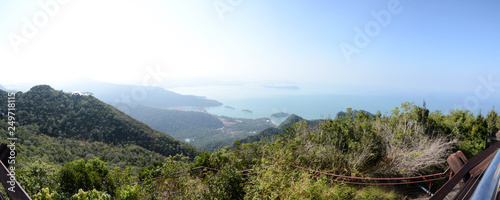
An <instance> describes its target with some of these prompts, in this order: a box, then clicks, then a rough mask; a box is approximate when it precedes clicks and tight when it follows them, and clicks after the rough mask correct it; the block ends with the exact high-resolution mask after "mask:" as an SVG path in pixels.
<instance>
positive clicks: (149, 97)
mask: <svg viewBox="0 0 500 200" xmlns="http://www.w3.org/2000/svg"><path fill="white" fill-rule="evenodd" d="M61 88H62V89H63V90H65V91H68V92H73V91H81V92H90V93H92V94H93V96H95V97H97V98H98V99H100V100H101V101H104V102H106V103H109V104H111V105H113V106H115V107H119V106H125V105H128V104H138V105H142V106H148V107H155V108H168V107H181V106H194V107H208V106H220V105H222V103H220V102H218V101H215V100H210V99H207V98H205V97H201V96H193V95H182V94H178V93H175V92H172V91H168V90H165V89H163V88H160V87H152V86H134V85H120V84H112V83H103V82H97V81H92V80H80V81H75V82H73V83H69V84H66V85H64V86H61Z"/></svg>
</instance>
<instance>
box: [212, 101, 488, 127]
mask: <svg viewBox="0 0 500 200" xmlns="http://www.w3.org/2000/svg"><path fill="white" fill-rule="evenodd" d="M466 97H467V95H439V94H437V95H414V96H409V95H407V96H354V95H287V96H272V97H265V98H247V99H238V100H234V99H233V100H230V99H228V100H219V101H220V102H222V103H223V104H224V106H217V107H209V108H206V110H207V111H208V112H209V113H212V114H216V115H224V116H228V117H238V118H251V119H255V118H261V117H270V116H271V115H272V114H273V113H277V112H286V113H290V114H297V115H299V116H301V117H303V118H305V119H326V118H329V117H335V115H336V114H337V112H339V111H345V110H346V109H347V108H353V109H356V110H366V111H369V112H371V113H374V114H375V113H376V112H377V111H381V112H382V114H386V115H390V113H391V111H392V110H394V108H395V107H398V106H400V105H401V103H403V102H414V103H415V105H418V106H422V104H423V101H424V100H425V101H426V107H427V108H428V109H429V110H431V111H434V110H440V111H442V112H443V113H444V114H446V113H448V111H450V110H452V109H456V108H459V107H460V105H463V104H464V99H466ZM494 99H495V98H493V99H489V100H487V101H484V100H482V101H481V102H480V103H481V104H479V106H477V107H474V108H476V109H474V110H472V112H473V113H475V114H477V113H479V112H482V114H483V115H485V114H486V113H487V112H488V111H489V110H491V109H492V107H493V105H494V103H495V102H494ZM225 106H231V107H234V108H235V109H231V108H227V107H225ZM465 107H466V106H464V108H465ZM469 107H471V106H469ZM497 107H498V106H497ZM244 109H248V110H251V111H253V113H247V112H244V111H243V110H244ZM283 120H285V118H282V119H273V122H275V123H278V124H279V123H281V122H282V121H283Z"/></svg>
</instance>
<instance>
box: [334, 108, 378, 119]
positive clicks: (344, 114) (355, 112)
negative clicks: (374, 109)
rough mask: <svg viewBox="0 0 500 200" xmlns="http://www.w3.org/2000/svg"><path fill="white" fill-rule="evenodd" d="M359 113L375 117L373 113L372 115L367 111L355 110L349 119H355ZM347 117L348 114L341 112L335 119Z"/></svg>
mask: <svg viewBox="0 0 500 200" xmlns="http://www.w3.org/2000/svg"><path fill="white" fill-rule="evenodd" d="M358 112H362V113H365V114H368V115H369V116H373V114H372V113H370V112H368V111H366V110H353V111H352V114H350V115H349V117H354V116H355V115H356V114H358ZM345 116H347V113H345V112H344V111H340V112H338V113H337V115H335V119H337V118H339V117H345Z"/></svg>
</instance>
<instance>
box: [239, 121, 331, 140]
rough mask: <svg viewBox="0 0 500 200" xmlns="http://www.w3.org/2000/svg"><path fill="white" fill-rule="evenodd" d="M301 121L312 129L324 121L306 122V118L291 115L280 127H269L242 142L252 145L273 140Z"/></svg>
mask: <svg viewBox="0 0 500 200" xmlns="http://www.w3.org/2000/svg"><path fill="white" fill-rule="evenodd" d="M300 121H306V122H307V124H308V125H309V126H311V127H315V126H318V125H319V123H321V121H322V120H305V119H304V118H302V117H300V116H298V115H296V114H291V115H289V116H288V117H287V118H286V119H285V121H283V122H282V123H281V124H280V125H279V126H278V127H269V128H266V129H264V130H262V131H260V132H259V133H257V134H256V135H251V136H248V137H246V138H244V139H242V140H241V141H240V142H241V143H242V144H243V143H251V142H256V141H261V140H263V139H271V140H272V139H273V138H275V137H276V136H277V135H279V134H281V133H283V132H285V130H286V128H287V127H289V126H290V125H292V124H294V123H297V122H300Z"/></svg>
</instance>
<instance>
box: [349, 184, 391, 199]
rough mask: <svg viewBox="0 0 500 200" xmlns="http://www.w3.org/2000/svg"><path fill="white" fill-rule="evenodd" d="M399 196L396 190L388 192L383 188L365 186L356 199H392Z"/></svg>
mask: <svg viewBox="0 0 500 200" xmlns="http://www.w3.org/2000/svg"><path fill="white" fill-rule="evenodd" d="M397 198H398V195H397V194H396V193H395V192H394V191H390V192H387V191H386V190H384V189H382V188H379V187H374V186H368V187H365V188H363V189H361V191H359V192H358V194H357V195H356V199H359V200H391V199H397Z"/></svg>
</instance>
